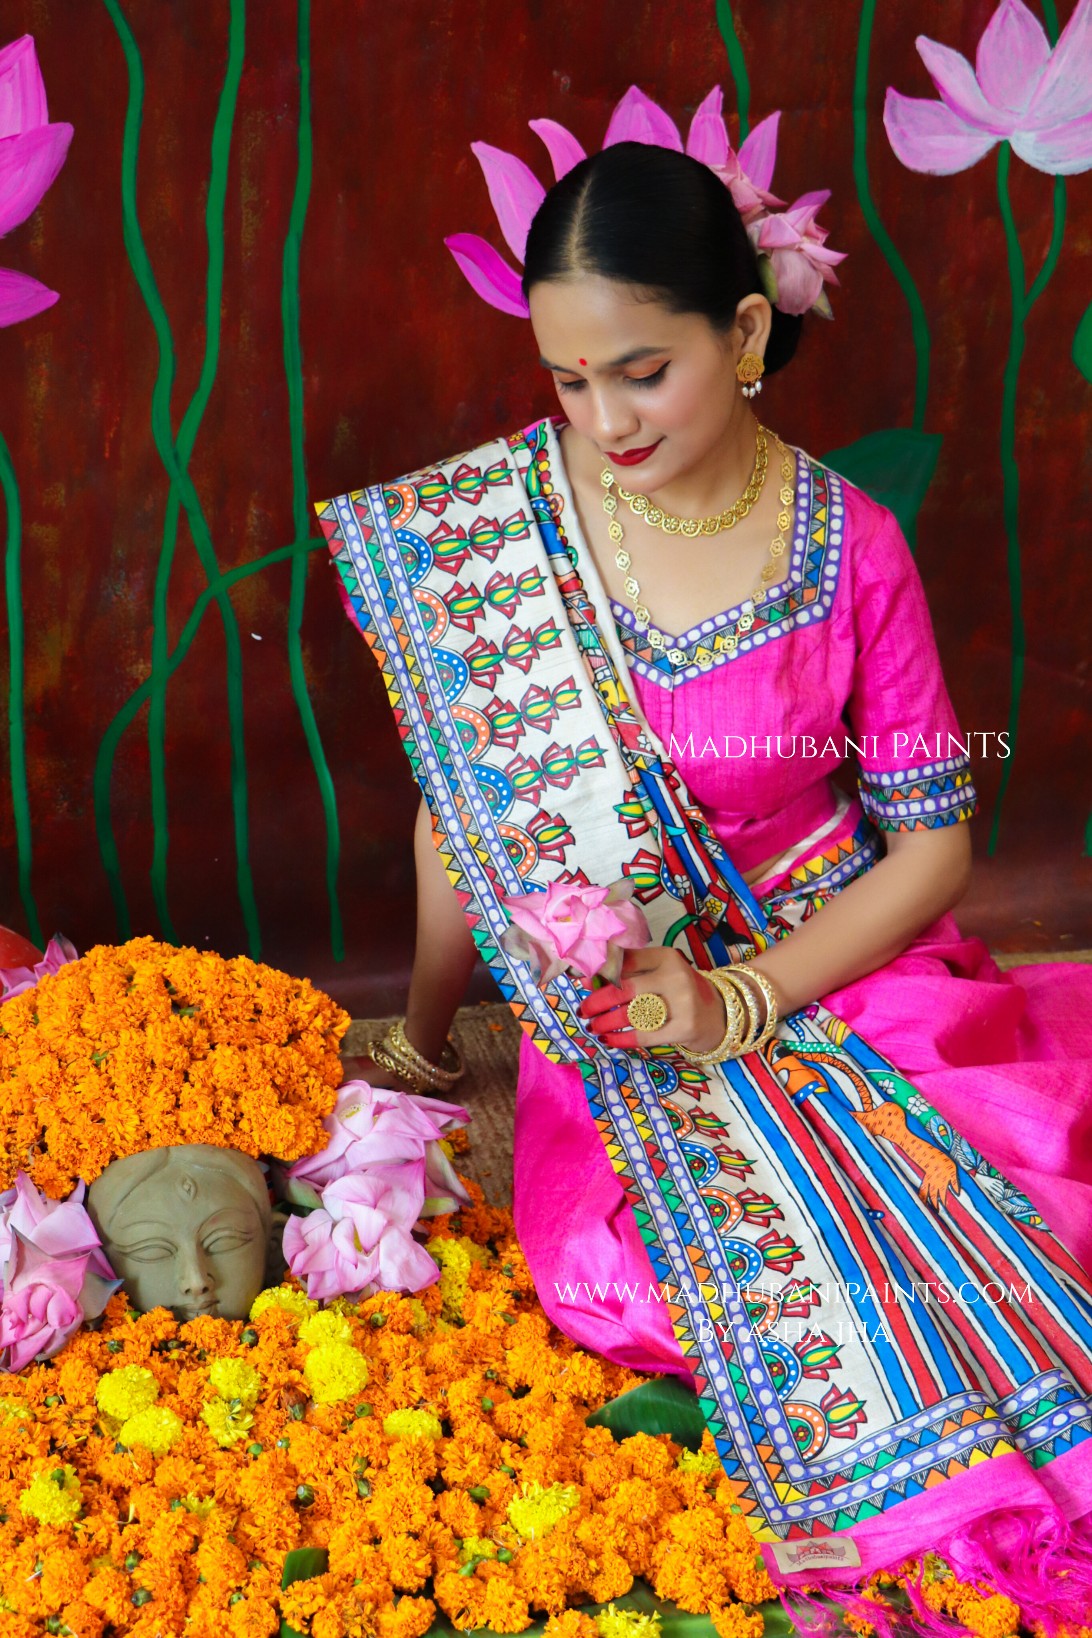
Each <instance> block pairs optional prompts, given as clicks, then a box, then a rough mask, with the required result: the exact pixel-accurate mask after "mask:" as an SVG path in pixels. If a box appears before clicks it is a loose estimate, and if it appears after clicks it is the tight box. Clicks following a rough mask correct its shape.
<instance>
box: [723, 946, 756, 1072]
mask: <svg viewBox="0 0 1092 1638" xmlns="http://www.w3.org/2000/svg"><path fill="white" fill-rule="evenodd" d="M715 971H716V974H717V982H719V983H721V984H730V985H731V986H732V988H733V989H734V990H735V992H736V994H737V995H738V996H739V998H740V1000H741V1001H742V1003H743V1011H744V1014H745V1016H746V1019H747V1028H746V1029H745V1030H744V1032H743V1039H742V1040H741V1041H740V1043H739V1047H738V1050H737V1052H736V1057H737V1058H745V1057H746V1056H747V1054H748V1052H753V1051H754V1047H755V1042H756V1041H757V1040H758V1037H759V1035H760V1034H761V1031H762V1020H761V1018H760V1016H759V1010H758V1003H757V1001H756V1000H755V993H754V991H753V990H752V989H750V988H749V986H748V985H746V984H744V983H742V982H741V981H740V979H739V978H737V976H736V974H735V972H734V971H733V969H732V968H731V967H717V968H716V969H715Z"/></svg>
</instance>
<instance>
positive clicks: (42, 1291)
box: [0, 1172, 121, 1371]
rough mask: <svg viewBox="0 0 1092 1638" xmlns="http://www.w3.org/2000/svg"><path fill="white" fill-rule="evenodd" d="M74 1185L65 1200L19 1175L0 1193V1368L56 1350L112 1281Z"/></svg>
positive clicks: (97, 1309)
mask: <svg viewBox="0 0 1092 1638" xmlns="http://www.w3.org/2000/svg"><path fill="white" fill-rule="evenodd" d="M83 1197H84V1186H83V1184H82V1183H80V1184H79V1185H78V1186H77V1188H76V1189H75V1190H74V1191H73V1193H72V1194H71V1195H70V1196H69V1197H68V1199H67V1200H49V1199H47V1198H46V1196H45V1195H43V1194H41V1193H39V1191H38V1190H37V1189H36V1188H35V1187H34V1185H33V1183H31V1182H30V1180H29V1178H28V1177H27V1176H26V1174H25V1173H23V1172H20V1173H19V1174H18V1175H17V1177H16V1179H15V1187H14V1188H12V1189H8V1190H6V1191H5V1192H4V1194H3V1195H0V1260H2V1271H3V1272H2V1297H0V1349H3V1350H4V1351H5V1357H4V1362H3V1363H4V1368H5V1369H6V1370H9V1371H21V1370H22V1369H23V1367H24V1365H29V1363H30V1361H31V1360H32V1359H35V1358H45V1359H49V1358H51V1357H52V1356H53V1355H54V1354H56V1353H58V1352H59V1351H60V1349H61V1348H63V1347H64V1344H65V1343H66V1342H67V1341H68V1338H69V1337H70V1336H71V1335H72V1333H73V1332H74V1331H78V1330H79V1328H80V1326H81V1325H82V1324H83V1323H84V1321H85V1320H89V1319H97V1318H98V1316H99V1315H100V1314H101V1313H102V1311H103V1309H104V1308H105V1307H106V1303H107V1300H108V1298H109V1297H110V1294H111V1292H113V1291H116V1290H117V1288H118V1286H119V1285H120V1283H121V1282H120V1280H116V1279H115V1278H114V1275H113V1270H112V1269H111V1267H110V1265H109V1263H108V1262H107V1261H106V1257H105V1254H104V1252H103V1250H102V1246H101V1245H100V1243H99V1238H98V1235H97V1234H96V1232H95V1226H94V1224H93V1223H92V1221H91V1219H90V1217H89V1216H88V1215H87V1212H86V1211H85V1210H84V1207H83Z"/></svg>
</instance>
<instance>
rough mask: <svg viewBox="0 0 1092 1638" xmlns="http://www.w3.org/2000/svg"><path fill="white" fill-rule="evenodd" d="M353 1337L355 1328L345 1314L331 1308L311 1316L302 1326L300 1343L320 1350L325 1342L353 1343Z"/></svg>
mask: <svg viewBox="0 0 1092 1638" xmlns="http://www.w3.org/2000/svg"><path fill="white" fill-rule="evenodd" d="M352 1337H353V1328H352V1326H351V1325H350V1324H349V1322H348V1320H347V1319H346V1318H345V1316H344V1314H342V1313H336V1312H335V1311H334V1310H333V1309H330V1308H325V1309H323V1310H322V1311H321V1312H320V1313H318V1314H311V1315H310V1316H309V1318H307V1319H305V1320H304V1322H303V1324H302V1325H301V1326H300V1341H301V1342H306V1343H307V1344H308V1346H309V1347H311V1348H318V1347H320V1346H321V1345H322V1344H323V1343H324V1342H351V1341H352Z"/></svg>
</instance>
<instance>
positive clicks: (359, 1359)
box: [303, 1342, 368, 1405]
mask: <svg viewBox="0 0 1092 1638" xmlns="http://www.w3.org/2000/svg"><path fill="white" fill-rule="evenodd" d="M303 1374H304V1376H305V1377H306V1378H307V1381H308V1385H309V1386H310V1389H311V1397H312V1399H314V1401H315V1404H316V1405H332V1404H335V1403H336V1402H337V1400H339V1399H352V1398H353V1397H354V1396H355V1395H356V1394H358V1393H359V1392H360V1390H361V1388H363V1387H364V1385H365V1384H366V1382H367V1380H368V1361H367V1360H366V1359H365V1358H364V1355H363V1354H362V1353H361V1352H360V1350H359V1349H357V1348H354V1347H353V1346H352V1344H351V1343H348V1342H322V1343H320V1344H319V1346H318V1347H317V1348H312V1349H311V1352H310V1353H309V1354H308V1356H307V1358H306V1360H305V1361H304V1366H303Z"/></svg>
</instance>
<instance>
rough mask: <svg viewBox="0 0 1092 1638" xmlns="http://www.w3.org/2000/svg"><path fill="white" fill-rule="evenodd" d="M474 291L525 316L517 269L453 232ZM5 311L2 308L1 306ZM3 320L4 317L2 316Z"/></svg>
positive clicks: (485, 245)
mask: <svg viewBox="0 0 1092 1638" xmlns="http://www.w3.org/2000/svg"><path fill="white" fill-rule="evenodd" d="M444 244H445V245H446V246H447V248H448V249H449V250H450V252H451V254H452V255H453V256H454V258H455V260H456V261H457V262H458V264H459V266H460V267H461V269H462V271H463V274H464V276H465V278H466V280H467V283H468V284H469V285H470V287H471V289H472V290H474V292H475V293H476V294H477V295H479V296H481V298H482V300H483V301H487V302H488V303H489V305H490V306H491V307H499V308H500V310H501V312H502V313H511V314H512V315H513V316H514V317H515V318H526V317H527V313H528V308H527V301H526V298H525V297H524V294H523V286H522V285H521V283H520V277H519V274H518V273H517V272H515V270H514V269H513V268H511V267H509V265H508V263H507V262H506V261H505V260H504V257H503V256H502V255H501V254H500V252H499V251H498V250H494V249H493V246H492V245H491V244H490V243H489V242H488V240H486V239H483V238H481V237H480V235H478V234H477V233H452V234H451V235H449V237H448V238H446V239H445V240H444ZM0 311H2V309H0ZM0 322H2V319H0Z"/></svg>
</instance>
